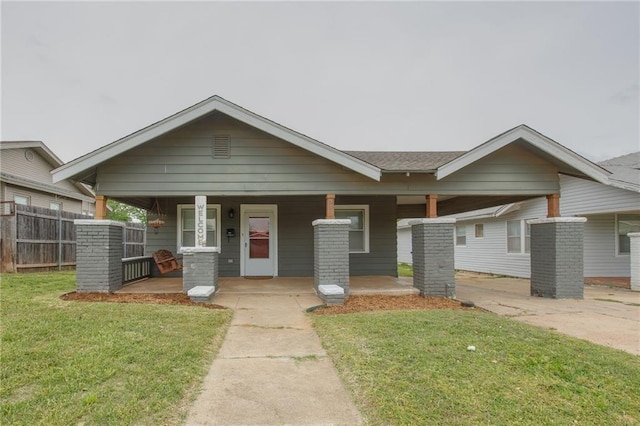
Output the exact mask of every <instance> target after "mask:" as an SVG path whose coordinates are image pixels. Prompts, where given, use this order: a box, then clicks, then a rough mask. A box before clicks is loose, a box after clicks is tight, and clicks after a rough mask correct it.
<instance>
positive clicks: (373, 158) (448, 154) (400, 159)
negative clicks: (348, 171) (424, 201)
mask: <svg viewBox="0 0 640 426" xmlns="http://www.w3.org/2000/svg"><path fill="white" fill-rule="evenodd" d="M345 152H346V153H347V154H349V155H351V156H353V157H356V158H359V159H361V160H362V161H366V162H367V163H369V164H373V165H374V166H376V167H378V168H380V169H382V170H383V171H385V172H392V173H393V172H396V173H402V172H416V173H420V172H422V173H433V172H435V171H436V169H437V168H438V167H440V166H442V165H443V164H446V163H448V162H450V161H451V160H453V159H455V158H458V157H460V156H461V155H463V154H465V152H466V151H432V152H428V151H422V152H420V151H403V152H398V151H345Z"/></svg>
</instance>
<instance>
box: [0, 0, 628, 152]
mask: <svg viewBox="0 0 640 426" xmlns="http://www.w3.org/2000/svg"><path fill="white" fill-rule="evenodd" d="M0 14H1V38H2V41H1V49H2V50H1V55H0V59H1V72H2V74H1V80H0V84H1V104H0V108H1V114H0V118H1V122H0V129H1V132H0V136H1V138H2V140H41V141H43V142H44V143H45V144H47V146H49V148H50V149H51V150H52V151H53V152H54V153H56V154H57V155H58V157H60V158H61V159H62V160H63V161H65V162H67V161H70V160H72V159H74V158H77V157H79V156H81V155H84V154H86V153H88V152H90V151H92V150H95V149H97V148H99V147H101V146H104V145H106V144H108V143H110V142H113V141H115V140H117V139H119V138H121V137H123V136H126V135H128V134H130V133H133V132H135V131H137V130H140V129H142V128H143V127H145V126H147V125H149V124H152V123H154V122H156V121H158V120H161V119H163V118H165V117H167V116H169V115H171V114H174V113H175V112H178V111H180V110H182V109H184V108H187V107H189V106H191V105H193V104H195V103H197V102H199V101H201V100H203V99H206V98H208V97H210V96H212V95H219V96H222V97H223V98H225V99H227V100H229V101H231V102H233V103H236V104H238V105H240V106H242V107H244V108H246V109H249V110H250V111H253V112H255V113H257V114H259V115H262V116H264V117H266V118H269V119H271V120H273V121H275V122H277V123H279V124H282V125H284V126H286V127H289V128H292V129H294V130H296V131H298V132H300V133H304V134H306V135H308V136H310V137H312V138H314V139H317V140H319V141H321V142H324V143H327V144H329V145H331V146H334V147H336V148H338V149H343V150H369V151H375V150H380V151H388V150H397V151H451V150H469V149H472V148H474V147H475V146H477V145H479V144H481V143H483V142H485V141H486V140H488V139H490V138H492V137H494V136H496V135H498V134H500V133H502V132H504V131H506V130H508V129H510V128H512V127H514V126H517V125H519V124H522V123H524V124H527V125H529V126H530V127H533V128H534V129H536V130H538V131H539V132H541V133H543V134H544V135H546V136H548V137H550V138H552V139H554V140H555V141H557V142H559V143H561V144H563V145H564V146H566V147H568V148H570V149H572V150H573V151H575V152H577V153H579V154H581V155H583V156H585V157H587V158H588V159H590V160H592V161H601V160H604V159H607V158H612V157H615V156H618V155H623V154H626V153H629V152H633V151H638V150H640V145H639V144H640V108H639V92H640V86H639V80H640V32H639V31H640V30H639V28H640V3H639V2H636V1H632V2H563V3H560V2H526V3H525V2H388V3H387V2H191V3H185V2H180V3H178V2H150V1H147V2H43V3H36V2H7V1H2V3H1V4H0Z"/></svg>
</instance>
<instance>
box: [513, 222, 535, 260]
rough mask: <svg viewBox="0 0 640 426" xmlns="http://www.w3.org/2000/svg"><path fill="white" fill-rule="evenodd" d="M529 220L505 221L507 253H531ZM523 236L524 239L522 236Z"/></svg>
mask: <svg viewBox="0 0 640 426" xmlns="http://www.w3.org/2000/svg"><path fill="white" fill-rule="evenodd" d="M528 220H529V219H523V220H508V221H507V253H529V252H530V251H531V225H529V224H528V223H527V221H528ZM523 235H524V238H522V236H523Z"/></svg>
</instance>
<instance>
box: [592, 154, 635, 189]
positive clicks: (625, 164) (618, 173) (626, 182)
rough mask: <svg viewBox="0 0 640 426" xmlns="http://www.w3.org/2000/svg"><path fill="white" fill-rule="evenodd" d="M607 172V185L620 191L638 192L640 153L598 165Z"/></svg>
mask: <svg viewBox="0 0 640 426" xmlns="http://www.w3.org/2000/svg"><path fill="white" fill-rule="evenodd" d="M598 164H599V165H600V166H602V167H604V168H605V169H607V170H609V171H610V172H611V173H612V174H611V176H609V183H610V184H611V186H615V187H618V188H622V189H628V190H631V191H636V192H640V151H638V152H632V153H630V154H626V155H621V156H619V157H615V158H610V159H608V160H604V161H601V162H599V163H598Z"/></svg>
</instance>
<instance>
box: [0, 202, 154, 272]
mask: <svg viewBox="0 0 640 426" xmlns="http://www.w3.org/2000/svg"><path fill="white" fill-rule="evenodd" d="M11 211H12V212H13V214H10V215H5V216H2V217H0V233H1V234H0V235H1V236H0V255H1V256H2V259H1V261H0V272H33V271H49V270H66V269H75V266H76V227H75V224H74V223H73V221H74V220H75V219H90V218H91V217H90V216H85V215H82V214H78V213H70V212H64V211H59V210H50V209H46V208H42V207H34V206H22V205H15V207H14V208H12V209H11ZM122 241H123V257H135V256H142V255H143V254H144V245H145V227H144V224H141V223H127V224H126V226H125V227H124V229H123V231H122Z"/></svg>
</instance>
